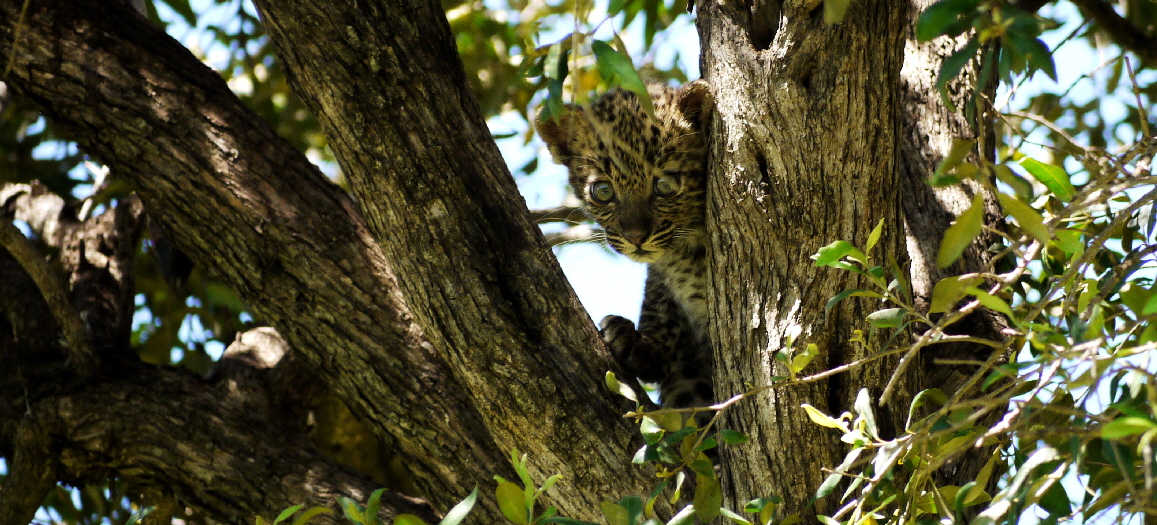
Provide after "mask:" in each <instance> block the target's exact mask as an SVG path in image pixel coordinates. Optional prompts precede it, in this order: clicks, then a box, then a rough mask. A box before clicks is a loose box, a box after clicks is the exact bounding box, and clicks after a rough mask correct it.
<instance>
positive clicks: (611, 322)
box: [599, 315, 639, 356]
mask: <svg viewBox="0 0 1157 525" xmlns="http://www.w3.org/2000/svg"><path fill="white" fill-rule="evenodd" d="M599 334H600V335H602V336H603V342H604V343H606V344H607V345H608V346H610V347H611V351H612V352H613V353H614V354H615V355H616V356H622V355H624V354H626V353H628V352H630V351H631V348H634V346H635V342H636V341H638V340H639V332H637V331H635V323H632V322H631V320H630V319H627V318H625V317H619V316H617V315H608V316H606V317H604V318H603V320H602V321H600V322H599Z"/></svg>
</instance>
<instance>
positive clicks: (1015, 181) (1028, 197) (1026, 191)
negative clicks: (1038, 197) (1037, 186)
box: [992, 164, 1033, 202]
mask: <svg viewBox="0 0 1157 525" xmlns="http://www.w3.org/2000/svg"><path fill="white" fill-rule="evenodd" d="M992 171H993V172H994V173H995V174H996V179H997V180H999V181H1000V182H1003V183H1005V184H1008V185H1009V187H1011V188H1012V189H1013V191H1015V192H1016V196H1017V197H1020V198H1021V199H1023V200H1025V201H1026V202H1028V201H1032V198H1033V192H1032V183H1031V182H1029V181H1028V180H1026V179H1025V178H1024V177H1021V176H1020V175H1017V174H1016V172H1014V171H1012V169H1010V168H1009V167H1008V166H1005V165H1004V164H1001V165H999V166H995V167H993V168H992Z"/></svg>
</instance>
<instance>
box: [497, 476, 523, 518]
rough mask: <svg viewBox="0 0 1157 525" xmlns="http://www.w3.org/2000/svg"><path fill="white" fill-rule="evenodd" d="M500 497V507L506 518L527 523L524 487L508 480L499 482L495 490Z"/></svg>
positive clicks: (498, 497)
mask: <svg viewBox="0 0 1157 525" xmlns="http://www.w3.org/2000/svg"><path fill="white" fill-rule="evenodd" d="M494 495H495V497H496V498H497V499H498V509H499V510H501V511H502V515H503V516H506V519H508V520H510V521H511V522H513V523H515V524H517V525H526V524H527V523H528V521H529V517H528V516H527V510H526V500H525V496H524V494H523V491H522V487H519V486H518V485H515V484H514V483H511V482H509V481H506V480H502V481H499V482H498V488H496V489H495V491H494Z"/></svg>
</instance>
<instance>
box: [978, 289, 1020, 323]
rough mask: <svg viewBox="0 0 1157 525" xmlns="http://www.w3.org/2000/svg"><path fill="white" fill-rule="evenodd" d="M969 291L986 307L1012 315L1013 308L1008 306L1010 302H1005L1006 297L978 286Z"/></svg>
mask: <svg viewBox="0 0 1157 525" xmlns="http://www.w3.org/2000/svg"><path fill="white" fill-rule="evenodd" d="M968 293H969V294H971V295H973V296H975V297H976V300H977V301H980V304H981V305H983V306H984V307H985V308H988V309H989V310H993V311H996V312H1000V313H1002V314H1004V315H1007V316H1009V317H1012V308H1009V307H1008V303H1006V302H1004V299H1001V298H999V297H997V296H995V295H992V294H990V293H988V292H983V291H981V290H979V289H977V288H972V289H969V290H968Z"/></svg>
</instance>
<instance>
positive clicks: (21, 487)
mask: <svg viewBox="0 0 1157 525" xmlns="http://www.w3.org/2000/svg"><path fill="white" fill-rule="evenodd" d="M15 434H16V435H15V436H14V437H15V439H14V440H13V442H14V447H13V449H14V450H13V454H12V455H11V460H10V461H9V463H8V478H7V479H5V480H4V484H3V485H0V523H30V522H31V521H32V517H33V515H35V514H36V509H38V508H40V504H41V502H43V501H44V497H45V496H47V495H48V491H50V490H52V488H53V487H55V486H56V478H57V476H56V460H55V458H54V456H53V453H52V451H51V450H50V449H49V438H48V436H47V435H46V434H45V433H44V432H43V431H42V429H39V428H36V424H35V422H34V421H32V420H31V418H25V420H24V421H23V423H22V424H20V425H18V426H17V428H16V432H15Z"/></svg>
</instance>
